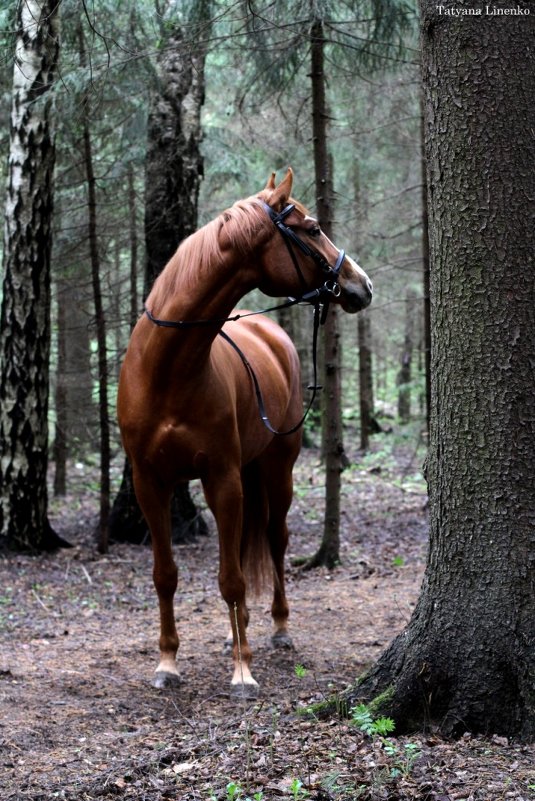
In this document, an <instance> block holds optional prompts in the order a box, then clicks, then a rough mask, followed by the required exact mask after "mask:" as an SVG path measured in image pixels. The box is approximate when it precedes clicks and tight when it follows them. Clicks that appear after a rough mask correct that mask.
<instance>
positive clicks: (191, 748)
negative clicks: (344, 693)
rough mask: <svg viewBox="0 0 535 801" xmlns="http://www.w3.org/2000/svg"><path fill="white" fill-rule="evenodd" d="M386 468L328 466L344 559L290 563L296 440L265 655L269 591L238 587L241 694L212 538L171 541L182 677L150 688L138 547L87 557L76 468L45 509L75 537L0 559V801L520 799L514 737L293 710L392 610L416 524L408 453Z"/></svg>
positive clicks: (320, 691)
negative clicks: (279, 627)
mask: <svg viewBox="0 0 535 801" xmlns="http://www.w3.org/2000/svg"><path fill="white" fill-rule="evenodd" d="M413 456H414V455H413ZM413 456H412V457H411V459H412V458H413ZM402 468H403V465H401V466H400V464H399V463H398V464H397V465H396V466H395V467H392V465H390V467H388V466H387V467H386V468H385V467H381V468H379V467H374V466H373V464H371V463H368V465H367V466H364V467H363V466H361V468H360V469H359V468H353V469H350V470H349V471H347V472H346V473H344V498H343V509H344V512H343V526H342V559H343V562H342V564H341V566H339V567H337V568H336V569H335V570H333V571H327V570H325V569H319V570H314V571H311V572H303V571H301V570H300V569H299V568H297V567H295V566H292V564H291V560H292V559H296V558H297V557H300V556H302V555H304V554H311V553H313V552H314V550H315V549H316V546H317V544H318V541H319V538H320V534H321V519H322V506H323V490H322V477H321V473H320V471H319V469H318V465H317V454H315V453H314V452H313V451H306V452H305V453H304V457H303V458H302V460H301V461H300V463H299V466H298V471H297V491H296V500H295V504H294V506H293V509H292V511H291V516H290V525H291V530H292V541H291V546H290V552H289V568H288V594H289V599H290V603H291V628H292V635H293V639H294V644H295V651H283V652H281V651H273V650H272V648H271V647H270V641H269V635H270V616H269V604H270V599H269V597H268V596H266V597H263V598H261V599H258V600H256V601H253V602H252V603H251V604H250V608H251V623H250V636H251V643H252V647H253V649H254V655H255V658H254V671H253V672H254V675H255V677H256V678H257V680H258V682H259V683H260V688H261V689H260V695H259V697H258V699H257V700H256V701H255V702H254V703H251V702H245V701H244V702H242V701H236V700H231V698H230V696H229V682H230V677H231V665H230V658H229V657H228V656H224V655H223V654H222V643H223V640H224V637H225V634H226V630H227V627H228V624H227V615H226V610H225V607H224V605H223V603H222V601H221V599H220V597H219V593H218V589H217V578H216V573H217V543H216V537H215V536H214V534H213V533H212V534H211V535H210V536H209V537H205V538H202V539H201V540H200V541H198V542H196V543H195V544H192V545H189V546H177V547H176V557H177V561H178V565H179V589H178V593H177V597H176V604H175V608H176V610H177V619H178V623H179V633H180V636H181V647H180V652H179V668H180V673H181V684H180V686H179V687H177V688H175V689H172V690H166V691H161V690H156V689H154V688H153V687H152V686H151V684H150V679H151V676H152V671H153V670H154V667H155V666H156V662H157V650H156V643H157V606H156V597H155V593H154V591H153V587H152V581H151V554H150V550H149V549H148V548H146V547H142V546H128V545H114V546H113V547H112V548H111V550H110V553H109V554H108V555H107V556H105V557H100V556H98V555H97V553H96V552H95V548H94V542H93V538H92V530H93V527H94V522H95V520H94V514H95V508H96V503H95V498H94V495H91V494H90V493H88V494H86V495H80V489H79V488H80V487H81V486H83V485H84V484H85V483H87V476H86V475H85V474H84V470H83V467H82V466H80V465H79V466H78V467H77V468H76V469H77V470H78V471H79V480H78V484H79V486H78V487H76V486H75V487H74V489H73V494H72V495H71V496H69V497H68V498H67V499H65V501H63V502H62V503H59V504H58V503H55V505H54V507H53V512H54V514H53V523H54V525H55V527H56V528H57V530H58V531H60V533H62V534H63V536H65V537H66V538H68V539H69V540H70V541H71V542H72V543H73V544H74V547H73V548H72V549H70V550H62V551H60V552H58V553H55V554H53V555H46V556H39V557H29V556H13V555H12V556H9V557H8V556H5V555H4V556H3V557H2V558H0V574H1V575H0V582H1V583H0V621H1V633H0V801H15V800H16V801H18V800H19V799H20V800H21V801H22V800H23V799H32V801H45V800H46V801H48V800H49V799H68V800H69V801H70V800H72V799H79V800H80V801H88V800H89V799H117V798H124V799H135V801H166V800H167V801H193V800H194V799H195V801H223V800H224V799H227V800H228V801H238V799H245V798H246V797H249V798H251V799H261V800H262V801H270V799H279V798H289V799H294V801H299V800H300V799H305V798H310V799H316V801H341V800H342V799H347V800H349V799H364V801H367V800H370V801H371V800H372V799H374V800H375V799H377V800H380V799H390V801H395V800H396V799H399V800H400V801H403V799H422V800H426V799H429V801H431V800H433V801H453V800H454V799H456V800H458V801H460V800H461V799H465V800H466V801H472V800H473V801H475V800H479V801H497V800H498V799H516V801H521V799H524V801H527V799H528V798H530V797H531V798H533V797H535V793H534V789H535V771H534V769H533V765H534V760H533V756H534V751H533V749H532V748H530V747H527V746H522V745H518V744H515V743H509V742H507V740H505V739H503V738H499V737H494V738H492V739H484V738H481V737H473V736H471V735H470V733H467V734H466V735H465V736H464V737H463V738H462V739H461V740H460V741H458V742H455V743H452V742H446V741H444V740H442V739H440V738H439V737H437V736H436V735H435V734H434V733H433V732H432V731H428V732H425V733H421V734H420V735H418V736H414V737H411V738H397V739H396V738H395V735H394V739H393V740H392V743H391V747H389V748H387V749H385V747H384V744H383V745H382V744H381V743H380V741H378V740H372V739H371V738H370V737H368V736H365V735H364V734H363V733H362V732H361V731H359V729H358V728H356V727H355V726H354V725H350V724H349V723H348V722H347V721H343V720H338V719H335V720H316V719H314V718H310V717H309V716H308V717H307V716H306V715H303V714H299V708H300V707H301V708H303V707H306V706H308V705H309V704H310V703H312V702H314V701H318V700H321V699H322V698H324V697H325V696H327V695H332V694H333V693H335V692H339V691H341V690H343V688H344V687H346V686H347V685H349V684H350V683H352V682H353V681H354V679H355V677H356V676H358V675H359V674H360V673H361V672H362V671H363V669H365V668H366V667H367V666H368V665H369V664H370V663H371V662H373V661H374V660H375V659H376V658H377V657H378V656H379V654H380V653H381V652H382V650H383V649H384V647H385V646H386V645H387V644H388V643H389V641H390V640H391V639H392V637H393V636H394V635H395V634H396V633H398V632H399V631H400V630H402V629H403V627H404V625H405V624H406V622H407V620H408V618H409V617H410V614H411V611H412V609H413V607H414V604H415V602H416V599H417V596H418V589H419V584H420V581H421V577H422V572H423V567H424V560H425V546H426V537H427V523H426V516H425V509H424V506H425V494H424V489H423V485H422V483H421V481H418V480H417V477H416V478H415V477H413V476H412V474H413V473H414V468H413V467H412V465H407V466H406V469H405V470H404V473H405V475H404V477H402V475H401V472H400V470H402ZM409 473H410V474H411V475H409ZM196 491H197V490H196ZM300 666H302V667H300ZM407 745H409V749H407V747H406V746H407ZM411 747H412V748H413V751H412V752H411V750H410V749H411ZM389 751H390V753H389ZM413 756H414V759H413ZM233 783H234V784H233Z"/></svg>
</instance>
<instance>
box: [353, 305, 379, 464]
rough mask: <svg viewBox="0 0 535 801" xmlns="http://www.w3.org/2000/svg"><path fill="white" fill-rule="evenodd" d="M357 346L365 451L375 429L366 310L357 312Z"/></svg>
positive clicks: (361, 436)
mask: <svg viewBox="0 0 535 801" xmlns="http://www.w3.org/2000/svg"><path fill="white" fill-rule="evenodd" d="M357 323H358V348H359V406H360V448H361V450H362V451H367V450H368V448H369V447H370V434H372V433H373V432H374V431H375V430H376V425H377V424H376V423H375V425H374V414H373V408H374V404H373V369H372V347H371V319H370V315H369V314H368V313H367V312H366V311H361V312H359V315H358V318H357Z"/></svg>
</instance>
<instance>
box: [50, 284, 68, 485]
mask: <svg viewBox="0 0 535 801" xmlns="http://www.w3.org/2000/svg"><path fill="white" fill-rule="evenodd" d="M57 293H58V303H57V307H58V313H57V319H56V324H57V330H58V334H57V349H58V363H57V368H56V391H55V398H54V406H55V410H56V431H55V436H54V448H53V459H54V495H55V496H56V497H60V496H63V495H66V494H67V453H68V442H67V426H68V412H67V385H66V380H65V378H66V366H67V365H66V361H67V360H66V355H67V331H66V314H65V301H64V298H63V281H58V282H57Z"/></svg>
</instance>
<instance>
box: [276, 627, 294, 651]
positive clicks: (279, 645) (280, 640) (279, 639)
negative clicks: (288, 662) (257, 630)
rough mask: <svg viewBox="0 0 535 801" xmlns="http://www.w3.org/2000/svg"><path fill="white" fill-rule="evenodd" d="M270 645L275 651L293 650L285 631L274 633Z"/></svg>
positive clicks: (290, 640)
mask: <svg viewBox="0 0 535 801" xmlns="http://www.w3.org/2000/svg"><path fill="white" fill-rule="evenodd" d="M271 644H272V646H273V648H276V649H277V650H283V649H286V650H289V651H294V650H295V648H294V644H293V641H292V638H291V637H290V635H289V634H288V632H287V631H276V632H275V634H273V636H272V637H271Z"/></svg>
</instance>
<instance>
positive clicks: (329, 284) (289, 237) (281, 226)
mask: <svg viewBox="0 0 535 801" xmlns="http://www.w3.org/2000/svg"><path fill="white" fill-rule="evenodd" d="M263 206H264V209H265V210H266V212H267V214H268V215H269V217H270V218H271V220H272V221H273V223H274V224H275V225H276V226H277V228H278V230H279V231H280V233H281V235H282V238H283V241H284V244H285V245H286V247H287V249H288V253H289V254H290V257H291V260H292V263H293V266H294V268H295V270H296V272H297V274H298V276H299V279H300V281H301V283H302V284H303V286H304V287H305V288H306V281H305V278H304V276H303V273H302V271H301V268H300V267H299V263H298V261H297V258H296V255H295V253H294V250H293V248H292V245H295V246H296V247H298V248H299V250H301V252H302V253H304V254H305V256H308V257H309V258H311V259H313V261H315V262H316V264H318V266H319V267H320V268H321V270H322V271H323V272H324V273H326V275H327V276H328V277H327V279H326V280H325V282H324V284H323V286H321V287H318V288H317V289H313V290H308V291H307V292H304V293H303V294H302V295H301V296H300V297H298V298H288V300H287V301H286V302H285V303H280V304H277V305H276V306H270V307H268V308H266V309H261V310H260V311H253V312H243V313H240V314H235V315H233V316H232V317H220V318H217V317H216V318H210V319H206V320H162V319H160V318H158V317H155V316H154V315H153V314H152V312H151V311H150V310H149V309H148V308H147V307H146V306H145V307H144V311H145V314H146V315H147V317H148V319H149V320H150V321H151V323H154V325H157V326H159V327H160V328H191V327H194V326H202V325H224V323H233V322H236V321H237V320H241V319H244V318H245V317H253V316H254V315H257V314H266V313H267V312H273V311H278V310H280V309H287V308H290V307H292V306H296V305H297V304H298V303H310V304H311V305H312V306H313V307H314V323H313V331H312V365H313V377H314V381H313V384H310V385H309V386H308V387H307V389H308V390H311V391H312V395H311V398H310V401H309V403H308V405H307V408H306V410H305V412H304V414H303V416H302V418H301V419H300V420H299V422H298V423H296V424H295V425H294V426H292V428H290V429H288V430H287V431H277V429H275V428H274V427H273V426H272V424H271V422H270V420H269V417H268V415H267V411H266V406H265V403H264V398H263V396H262V390H261V389H260V384H259V381H258V378H257V376H256V373H255V371H254V369H253V367H252V365H251V363H250V362H249V360H248V359H247V357H246V355H245V354H244V352H243V351H242V350H241V348H240V347H239V345H237V344H236V342H234V340H233V339H232V337H230V336H229V335H228V334H227V333H226V331H223V330H220V331H218V332H217V333H218V334H219V336H221V337H222V338H223V339H224V340H225V342H228V344H229V345H230V346H231V347H232V348H234V350H235V351H236V353H237V354H238V356H239V357H240V359H241V361H242V363H243V365H244V367H245V369H246V370H247V372H248V373H249V376H250V378H251V381H252V383H253V387H254V391H255V395H256V400H257V403H258V409H259V412H260V418H261V420H262V423H263V424H264V425H265V427H266V428H267V429H268V431H271V433H272V434H276V435H277V436H279V437H281V436H287V435H288V434H293V433H295V432H296V431H297V430H298V429H299V428H301V426H302V425H303V423H304V422H305V420H306V418H307V416H308V413H309V412H310V409H311V408H312V404H313V403H314V400H315V399H316V394H317V392H318V390H320V389H322V388H323V387H322V386H321V385H319V384H318V382H317V372H318V370H317V345H318V330H319V327H320V325H322V324H323V323H324V322H325V320H326V317H327V312H328V310H329V304H330V300H331V298H332V297H339V295H340V292H341V289H340V284H339V275H340V269H341V267H342V262H343V261H344V258H345V251H344V250H340V251H339V253H338V257H337V259H336V263H335V265H334V267H331V265H330V264H329V263H328V261H326V259H324V258H323V256H322V255H321V253H319V252H318V251H317V250H315V249H314V248H311V247H310V246H309V245H307V243H306V242H304V241H303V240H302V239H300V237H299V236H297V234H296V233H295V231H293V230H292V229H291V228H290V227H289V226H288V225H286V224H285V222H284V220H285V219H286V217H287V216H288V215H289V214H290V213H291V212H292V211H293V210H294V208H295V206H294V205H293V204H289V205H288V206H286V207H285V208H284V209H283V210H282V211H281V212H276V211H275V210H274V209H273V208H272V207H271V206H269V205H268V204H267V203H263Z"/></svg>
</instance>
